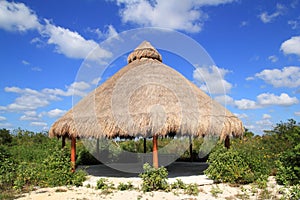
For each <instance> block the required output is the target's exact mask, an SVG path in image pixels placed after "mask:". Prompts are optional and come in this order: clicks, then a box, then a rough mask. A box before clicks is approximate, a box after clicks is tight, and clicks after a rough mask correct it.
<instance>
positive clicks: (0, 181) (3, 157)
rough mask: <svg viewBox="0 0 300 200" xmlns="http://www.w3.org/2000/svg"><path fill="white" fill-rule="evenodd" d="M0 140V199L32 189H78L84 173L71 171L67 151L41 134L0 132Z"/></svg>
mask: <svg viewBox="0 0 300 200" xmlns="http://www.w3.org/2000/svg"><path fill="white" fill-rule="evenodd" d="M0 141H1V145H0V199H2V198H6V199H9V198H13V197H14V195H17V194H18V193H19V192H24V191H30V190H32V189H33V188H34V187H36V186H39V187H54V186H62V185H75V186H79V185H82V182H83V181H84V180H85V176H86V174H85V172H83V171H81V170H78V171H76V172H75V173H72V172H71V170H70V155H69V152H70V151H69V149H61V147H60V144H59V143H58V142H57V140H56V139H50V138H48V137H47V135H45V134H43V133H33V132H29V131H24V130H21V129H18V130H16V131H15V132H14V133H13V134H9V131H8V130H6V129H1V130H0Z"/></svg>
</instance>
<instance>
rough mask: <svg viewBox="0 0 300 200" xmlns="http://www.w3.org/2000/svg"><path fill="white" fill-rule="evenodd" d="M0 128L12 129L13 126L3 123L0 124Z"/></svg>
mask: <svg viewBox="0 0 300 200" xmlns="http://www.w3.org/2000/svg"><path fill="white" fill-rule="evenodd" d="M0 127H1V128H12V127H13V125H12V124H11V123H8V122H4V123H1V122H0Z"/></svg>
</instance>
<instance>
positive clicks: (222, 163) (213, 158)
mask: <svg viewBox="0 0 300 200" xmlns="http://www.w3.org/2000/svg"><path fill="white" fill-rule="evenodd" d="M208 162H209V163H210V165H209V167H208V168H207V169H206V170H205V171H204V173H205V174H206V175H207V176H208V177H209V178H211V179H213V180H214V181H216V182H229V183H241V184H245V183H251V182H253V181H254V179H255V178H254V173H253V172H252V170H251V168H250V167H249V165H248V164H247V162H246V161H245V159H244V158H243V157H242V156H241V155H240V154H239V152H237V151H235V150H227V149H225V148H219V149H217V150H216V151H214V152H212V153H211V154H210V156H209V158H208Z"/></svg>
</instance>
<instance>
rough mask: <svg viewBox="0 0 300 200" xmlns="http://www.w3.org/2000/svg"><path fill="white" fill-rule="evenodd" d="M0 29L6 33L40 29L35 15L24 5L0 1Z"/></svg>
mask: <svg viewBox="0 0 300 200" xmlns="http://www.w3.org/2000/svg"><path fill="white" fill-rule="evenodd" d="M0 28H2V29H4V30H7V31H20V32H25V31H27V30H34V29H40V28H41V24H40V23H39V20H38V17H37V16H36V14H35V13H34V12H33V11H32V10H31V9H30V8H28V7H27V6H26V5H25V4H24V3H15V2H7V1H0Z"/></svg>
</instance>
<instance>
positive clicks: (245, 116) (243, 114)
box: [234, 113, 248, 119]
mask: <svg viewBox="0 0 300 200" xmlns="http://www.w3.org/2000/svg"><path fill="white" fill-rule="evenodd" d="M234 115H235V116H237V117H238V118H240V119H246V118H248V115H247V114H245V113H241V114H240V113H234Z"/></svg>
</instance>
